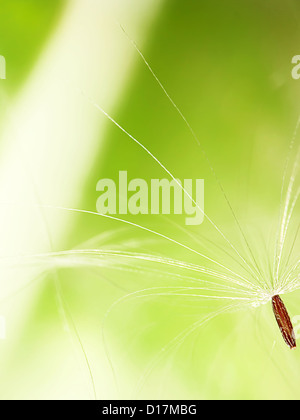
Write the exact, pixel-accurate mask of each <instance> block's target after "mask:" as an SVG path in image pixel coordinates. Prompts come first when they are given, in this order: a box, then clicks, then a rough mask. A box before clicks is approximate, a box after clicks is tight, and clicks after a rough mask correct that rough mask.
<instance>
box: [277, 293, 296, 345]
mask: <svg viewBox="0 0 300 420" xmlns="http://www.w3.org/2000/svg"><path fill="white" fill-rule="evenodd" d="M272 307H273V312H274V315H275V318H276V321H277V324H278V327H279V329H280V331H281V334H282V337H283V339H284V341H285V342H286V344H287V345H288V346H289V347H290V349H294V348H296V338H295V333H294V329H293V324H292V322H291V319H290V317H289V314H288V312H287V310H286V307H285V306H284V303H283V302H282V300H281V298H280V296H278V295H276V296H273V297H272Z"/></svg>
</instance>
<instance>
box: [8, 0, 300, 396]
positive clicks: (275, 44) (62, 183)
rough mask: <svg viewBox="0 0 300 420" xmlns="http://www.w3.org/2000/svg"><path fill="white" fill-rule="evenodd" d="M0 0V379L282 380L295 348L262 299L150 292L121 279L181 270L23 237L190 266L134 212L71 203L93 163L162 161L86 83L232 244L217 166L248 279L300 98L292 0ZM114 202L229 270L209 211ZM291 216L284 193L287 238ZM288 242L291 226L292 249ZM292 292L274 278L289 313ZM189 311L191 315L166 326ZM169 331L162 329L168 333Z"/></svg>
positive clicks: (132, 167) (133, 166)
mask: <svg viewBox="0 0 300 420" xmlns="http://www.w3.org/2000/svg"><path fill="white" fill-rule="evenodd" d="M141 3H142V4H141ZM0 11H1V13H0V16H1V17H0V54H1V55H3V56H5V58H6V61H7V80H1V81H0V95H1V96H0V99H1V110H2V112H1V114H0V128H1V145H0V147H1V155H0V159H1V160H0V193H1V202H2V205H1V219H0V220H1V223H0V226H1V231H0V232H1V234H0V237H1V239H0V249H1V255H2V259H1V261H2V264H1V280H0V289H1V290H0V298H1V305H0V315H3V316H5V317H6V335H7V336H6V339H5V340H1V341H0V369H1V375H0V376H1V380H0V397H1V398H2V399H7V398H9V399H15V398H25V399H26V398H30V399H32V398H33V399H39V398H61V399H65V398H72V399H73V398H80V399H89V398H99V399H106V398H125V399H126V398H155V399H157V398H159V399H162V398H171V399H173V398H174V399H175V398H181V399H184V398H190V399H191V398H200V399H216V398H217V399H219V398H221V399H239V398H243V399H253V398H255V399H263V398H268V399H283V398H290V399H292V398H298V397H299V387H298V382H299V375H300V358H299V353H298V350H296V351H293V352H290V351H289V350H288V348H287V347H286V345H285V344H284V342H283V340H282V338H281V336H280V333H279V330H278V328H277V326H276V324H275V321H274V319H273V314H272V309H271V306H270V304H268V305H263V306H260V307H258V308H246V307H244V308H243V307H241V308H239V310H233V311H230V312H229V313H220V314H219V312H221V311H222V309H224V308H225V307H226V306H227V305H228V302H226V301H223V300H222V299H220V300H218V301H211V300H206V299H202V298H200V297H199V298H197V297H195V298H191V297H189V298H187V297H184V296H180V293H178V294H177V295H172V296H161V295H159V294H158V293H157V292H158V289H156V290H155V291H153V293H151V294H150V296H148V297H147V296H145V293H144V294H143V293H140V294H139V295H132V296H131V297H132V298H131V299H130V298H129V299H122V298H123V297H124V296H126V295H128V294H130V293H134V292H136V291H138V290H143V289H146V288H151V287H162V286H165V287H170V286H174V285H175V286H176V287H180V286H182V285H185V284H186V283H185V279H184V276H185V275H190V274H191V273H186V272H185V271H184V270H179V269H175V268H170V267H166V266H164V265H162V264H156V263H151V262H148V263H147V264H146V263H142V262H139V263H138V262H135V261H131V262H130V263H128V261H127V260H126V259H124V258H123V259H122V257H118V256H114V257H99V258H95V257H93V258H88V257H85V256H84V254H82V253H78V254H72V258H70V259H68V260H67V261H64V262H63V261H61V260H60V259H59V258H54V257H51V258H50V257H49V258H46V257H43V258H41V257H38V254H39V255H40V254H45V253H50V252H58V251H64V250H71V249H81V250H82V249H99V250H102V251H103V250H115V251H124V252H125V251H127V252H129V251H130V252H145V253H151V254H152V255H156V256H164V257H169V258H176V259H180V260H183V261H186V262H190V263H194V264H203V265H207V266H208V264H207V262H205V261H203V260H201V258H200V257H199V255H196V254H195V253H192V252H189V251H188V250H187V249H183V248H182V247H180V246H177V245H175V244H174V243H170V241H166V240H164V239H163V238H162V237H158V236H157V235H154V234H151V233H149V232H146V231H145V230H141V229H139V228H137V227H134V226H132V225H129V224H124V223H122V222H118V221H114V220H108V219H105V218H102V217H101V216H97V215H94V214H88V213H81V214H80V213H79V212H75V211H71V210H70V209H82V210H87V211H91V212H95V211H96V200H97V198H98V195H99V194H98V193H97V191H96V184H97V182H98V180H99V179H100V178H112V179H115V180H117V179H118V173H119V171H120V170H127V171H128V175H129V178H143V179H145V180H147V181H150V180H151V179H153V178H163V177H166V173H165V172H164V171H163V170H162V168H160V167H159V165H157V163H156V162H155V161H154V160H153V159H152V158H151V157H150V156H149V155H147V153H145V151H144V150H142V148H140V147H139V146H138V145H137V144H136V143H134V142H133V141H132V140H131V139H130V138H129V137H128V136H126V135H125V134H124V132H122V131H121V130H119V129H118V128H117V127H116V126H114V125H113V124H112V122H111V121H109V120H108V119H107V118H105V116H104V115H103V113H101V112H100V111H99V109H97V108H96V107H95V106H94V105H93V103H97V104H99V106H100V107H101V108H103V109H104V110H105V111H106V112H108V113H109V115H111V116H112V117H113V118H114V119H115V120H116V121H117V122H118V123H119V124H120V125H121V126H122V127H124V128H125V129H126V130H127V131H128V132H129V133H130V134H131V135H133V136H134V137H135V138H136V139H138V140H139V141H140V142H141V143H142V144H143V145H145V146H146V147H147V148H148V149H149V150H150V151H151V152H152V153H153V154H154V155H155V156H156V157H157V158H158V159H159V160H160V161H161V162H162V163H163V164H164V165H165V166H166V167H167V168H168V170H170V171H171V173H172V174H174V175H175V176H176V177H177V178H180V179H182V180H183V179H187V178H201V179H204V180H205V211H206V214H207V215H208V216H209V218H210V219H211V220H213V221H214V222H215V223H216V225H217V226H218V227H219V228H220V229H221V230H222V232H224V234H225V235H226V237H227V238H229V239H230V241H231V242H232V243H233V244H234V246H235V247H236V248H237V249H238V250H239V252H240V253H241V254H242V255H244V256H245V259H246V260H247V261H249V258H250V256H249V251H248V249H247V247H246V246H245V243H244V241H243V240H242V238H241V234H240V232H239V230H238V229H237V226H236V223H235V221H234V218H233V216H232V213H231V212H230V209H229V208H228V205H227V203H226V199H225V198H224V195H223V194H222V191H221V190H220V187H219V185H218V182H217V181H216V177H217V178H218V179H219V180H220V182H221V183H222V186H223V188H224V190H225V191H226V195H227V197H228V199H229V200H230V203H231V205H232V207H233V209H234V211H235V214H236V215H237V217H238V219H239V222H240V224H241V226H242V227H243V230H244V232H245V235H247V238H248V241H249V244H250V245H251V248H252V249H253V253H254V254H255V256H256V258H257V259H258V260H259V262H260V264H261V266H262V269H263V272H264V275H265V277H264V278H265V281H266V283H267V282H268V275H269V265H268V264H269V262H270V261H271V262H272V258H273V252H274V243H275V238H276V229H277V220H278V212H279V207H280V193H281V183H282V177H283V171H284V166H285V161H286V156H287V153H288V149H289V144H290V141H291V138H292V136H293V133H294V130H295V127H296V124H297V120H298V117H299V110H300V107H299V100H298V98H299V93H300V82H299V81H295V80H293V79H292V77H291V70H292V64H291V59H292V57H293V56H294V55H296V54H299V40H300V7H299V4H298V3H297V2H296V0H287V1H285V2H282V1H279V0H273V1H264V2H262V1H258V0H257V1H253V0H251V1H250V0H249V1H248V0H246V1H244V2H243V4H242V5H241V2H238V1H234V0H226V1H221V0H216V1H210V2H204V1H196V0H184V1H182V0H181V1H180V0H146V1H143V2H140V1H138V0H119V1H117V0H115V1H106V0H72V1H70V2H67V1H62V0H58V1H53V0H51V1H50V0H49V1H48V0H47V1H46V0H44V1H43V2H41V1H37V0H31V1H27V2H23V1H19V0H10V1H8V0H2V1H1V4H0ZM120 24H121V25H122V26H123V27H124V28H125V30H126V32H127V33H128V35H129V38H128V37H127V36H126V34H125V33H124V32H123V30H122V29H121V27H120ZM130 38H131V39H133V40H134V41H135V42H136V43H137V45H138V46H139V48H140V49H141V51H142V52H143V54H144V56H145V57H146V59H147V61H148V62H149V63H150V64H151V67H152V68H153V70H154V71H155V73H156V74H157V76H158V77H159V79H160V81H161V82H162V83H163V85H164V86H165V88H166V89H167V91H168V92H169V94H170V95H171V97H172V99H173V100H174V101H175V102H176V104H177V105H178V106H179V108H180V110H181V111H182V112H183V114H184V115H185V116H186V117H187V119H188V121H189V123H190V124H191V126H192V127H193V129H194V131H195V133H197V137H198V139H199V140H200V142H201V146H202V147H199V146H198V145H197V143H196V141H195V139H194V138H193V136H192V135H191V133H190V131H189V130H188V129H187V127H186V125H185V124H184V122H183V120H182V119H181V118H180V116H179V114H178V112H176V110H175V109H174V107H173V106H172V104H171V103H170V101H169V100H168V99H167V98H166V96H165V95H164V93H163V91H162V90H161V89H160V87H159V85H158V84H157V82H156V81H155V79H154V77H153V76H152V75H151V73H150V72H149V70H148V69H147V67H146V65H145V63H144V62H143V60H142V59H141V57H140V55H139V54H138V52H137V51H136V49H135V48H134V46H133V44H132V42H131V41H130ZM202 148H203V149H204V150H205V152H206V155H207V156H208V157H209V161H210V164H211V165H212V166H213V168H214V171H215V173H216V176H214V174H213V173H212V171H211V168H210V164H209V163H208V161H207V159H206V158H205V157H204V155H203V153H202ZM293 153H294V151H293ZM293 157H295V156H293ZM298 185H299V184H298ZM55 207H56V208H55ZM63 208H65V209H63ZM67 209H69V210H67ZM120 217H121V216H120ZM122 218H123V219H126V220H127V221H129V222H130V223H136V224H139V225H141V226H144V227H147V228H148V229H151V230H155V231H156V232H159V233H160V234H162V235H167V236H168V237H171V238H174V239H175V240H177V241H179V242H181V243H182V244H184V245H186V246H188V247H191V248H193V249H196V250H197V251H198V252H200V253H204V254H205V253H208V254H209V255H211V256H212V257H213V258H214V259H215V260H217V261H219V262H220V263H222V264H224V265H225V266H228V267H231V268H235V269H236V270H238V263H237V262H234V261H233V260H232V259H231V258H230V256H228V255H227V254H226V252H227V253H229V254H231V255H232V254H233V255H234V252H233V250H232V248H231V247H230V246H229V245H228V243H227V242H226V241H224V239H222V236H220V235H219V234H218V233H217V232H216V229H214V228H213V227H212V226H211V224H210V223H209V221H208V220H205V222H204V223H203V224H202V225H200V226H197V227H194V228H192V227H187V226H185V224H184V217H183V216H170V217H165V216H151V215H143V216H128V217H126V216H125V217H122ZM298 220H299V208H296V209H295V214H294V218H293V220H292V225H291V230H290V235H289V236H288V238H287V249H289V247H291V245H292V242H293V237H294V234H295V231H296V229H297V226H298V223H297V221H298ZM299 249H300V247H299V241H298V242H296V244H295V246H294V253H293V255H292V257H293V258H294V261H296V260H297V255H299ZM224 251H225V252H224ZM287 252H288V251H287ZM34 255H35V256H36V257H35V258H31V257H32V256H34ZM26 256H27V257H26ZM30 256H31V257H30ZM235 257H236V255H235ZM62 265H63V267H62ZM241 272H242V273H243V274H245V271H241ZM192 274H193V273H192ZM194 276H198V277H199V279H201V275H200V274H199V273H196V274H195V273H194ZM203 293H205V291H203ZM137 296H140V297H137ZM299 297H300V295H299V293H298V292H297V291H295V292H293V293H291V294H287V295H285V296H284V301H285V302H286V304H287V306H288V308H289V310H290V312H291V314H292V315H293V316H295V315H299V314H300V310H299ZM108 311H109V312H108ZM206 317H211V318H212V319H211V320H210V322H207V323H205V324H204V325H202V326H199V328H197V329H195V331H193V332H192V333H191V334H190V335H188V336H187V337H186V339H184V340H180V337H181V336H180V334H181V333H182V332H183V331H184V330H185V329H186V328H188V327H189V326H191V325H193V323H195V322H196V321H200V320H204V319H205V318H206ZM178 336H179V338H178V340H177V341H176V342H173V341H172V340H174V338H176V337H178ZM172 342H173V343H174V344H175V343H177V344H178V346H174V347H172V346H171V347H170V348H169V347H168V343H172ZM164 348H165V350H164V351H162V349H164Z"/></svg>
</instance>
